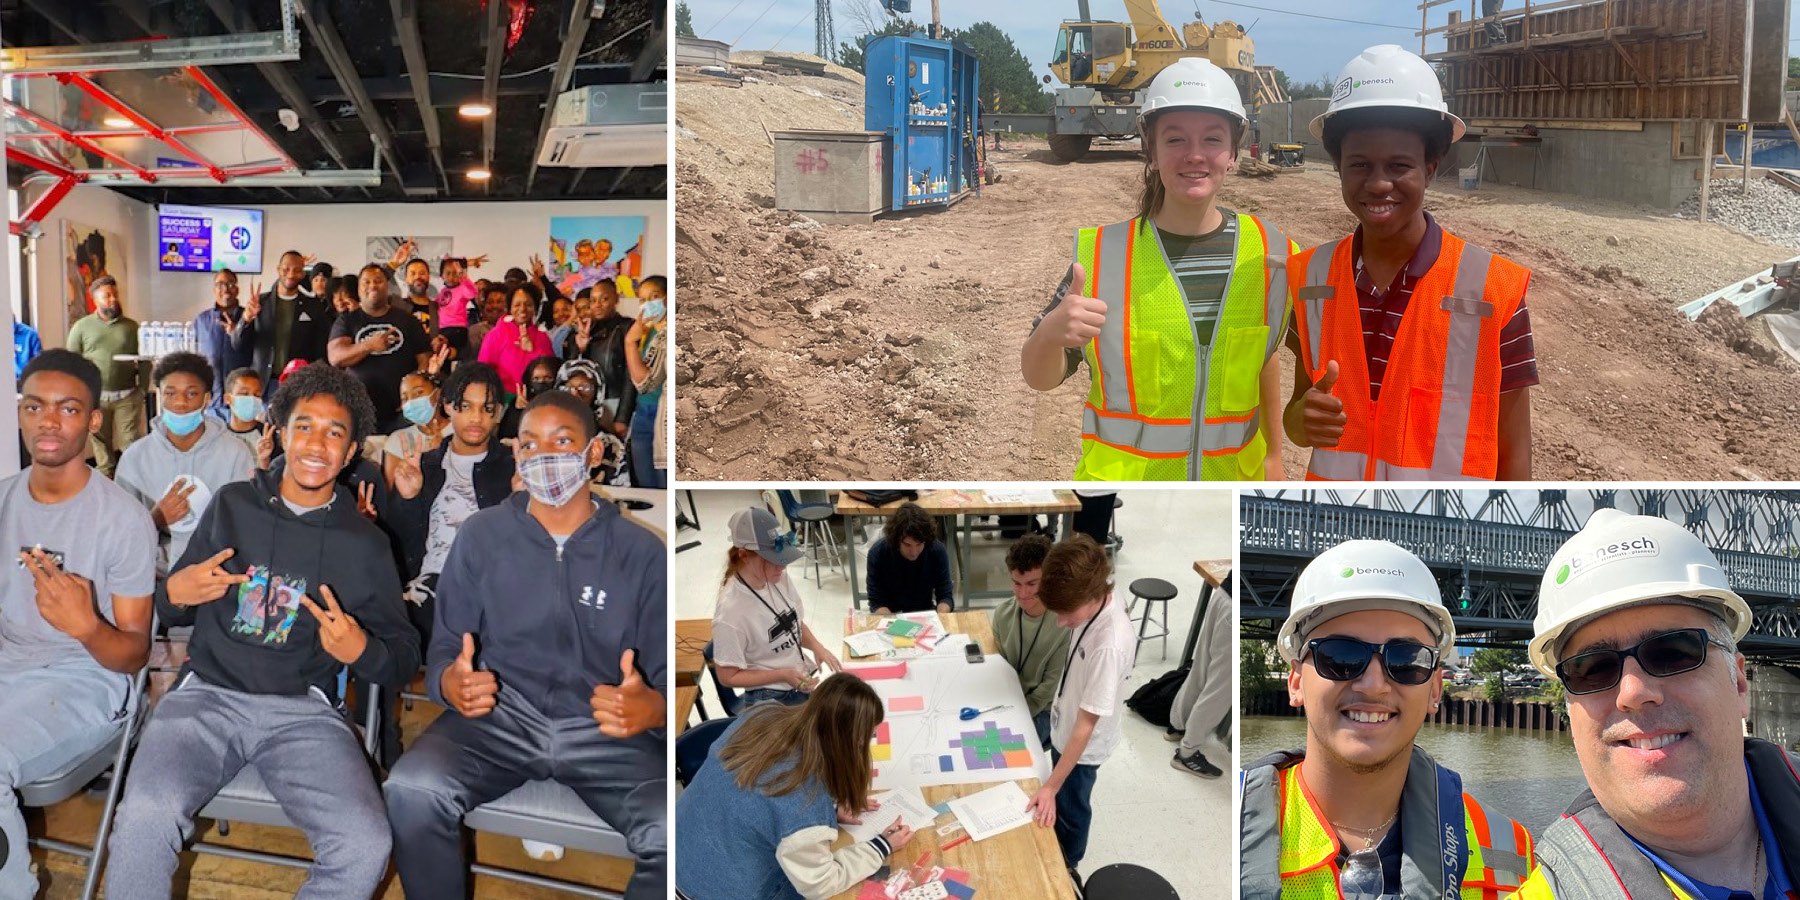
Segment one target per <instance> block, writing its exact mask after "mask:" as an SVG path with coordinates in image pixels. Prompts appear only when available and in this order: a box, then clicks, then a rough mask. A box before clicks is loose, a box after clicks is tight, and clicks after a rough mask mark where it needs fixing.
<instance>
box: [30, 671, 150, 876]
mask: <svg viewBox="0 0 1800 900" xmlns="http://www.w3.org/2000/svg"><path fill="white" fill-rule="evenodd" d="M130 686H131V683H130V682H129V681H128V680H127V676H124V675H120V674H118V673H117V672H108V671H106V670H105V669H102V668H100V667H99V666H98V665H95V664H93V663H76V664H73V665H59V666H48V667H45V668H37V669H24V670H15V671H6V672H0V834H4V835H5V837H6V846H7V847H10V848H11V851H10V852H9V853H8V854H7V855H6V859H5V860H4V864H3V865H0V898H4V900H15V898H30V897H31V896H33V895H34V894H36V893H37V887H38V885H37V879H36V878H34V877H33V876H32V874H31V854H30V853H28V852H26V847H25V838H26V834H25V817H24V815H23V814H22V813H21V812H20V811H19V795H18V793H17V788H18V787H19V786H20V785H23V784H30V783H31V782H33V781H36V780H37V779H39V778H42V777H44V776H45V775H48V774H50V773H51V772H54V771H56V770H58V769H60V768H62V767H63V766H66V765H68V764H69V763H71V762H73V761H75V760H77V759H80V758H82V757H84V756H87V755H88V754H90V753H93V752H94V750H95V749H96V748H98V747H99V746H100V744H101V743H103V742H107V738H108V737H110V736H111V735H112V734H113V732H114V730H115V729H116V728H117V727H118V722H119V719H120V718H122V717H123V716H124V715H125V709H126V706H125V699H126V695H127V694H128V693H129V692H130V690H131V687H130ZM110 744H111V746H113V747H114V748H117V746H118V743H117V742H116V741H114V742H110Z"/></svg>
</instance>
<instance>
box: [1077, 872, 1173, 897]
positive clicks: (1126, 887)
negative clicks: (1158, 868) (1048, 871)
mask: <svg viewBox="0 0 1800 900" xmlns="http://www.w3.org/2000/svg"><path fill="white" fill-rule="evenodd" d="M1081 896H1082V898H1083V900H1181V895H1179V894H1177V893H1175V887H1174V885H1171V884H1169V882H1168V880H1167V879H1165V878H1163V877H1162V876H1161V875H1158V874H1156V873H1155V872H1152V871H1150V870H1149V869H1146V868H1144V867H1143V866H1134V865H1131V864H1130V863H1114V864H1112V865H1110V866H1106V867H1104V868H1102V869H1101V870H1100V871H1098V872H1095V873H1094V874H1092V875H1089V876H1088V879H1087V884H1086V885H1084V886H1083V887H1082V889H1081Z"/></svg>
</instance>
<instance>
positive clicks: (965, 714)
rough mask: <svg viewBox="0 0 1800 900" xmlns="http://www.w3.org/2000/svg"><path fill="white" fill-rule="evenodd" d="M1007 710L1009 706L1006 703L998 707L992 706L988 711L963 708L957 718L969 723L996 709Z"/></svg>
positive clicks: (970, 707)
mask: <svg viewBox="0 0 1800 900" xmlns="http://www.w3.org/2000/svg"><path fill="white" fill-rule="evenodd" d="M1006 708H1007V704H1005V703H1002V704H1000V705H998V706H990V707H988V708H987V709H976V708H975V707H973V706H965V707H963V708H962V712H959V713H957V714H956V717H957V718H958V719H961V720H963V721H964V722H968V721H972V720H973V719H974V718H975V717H976V716H979V715H985V714H987V713H991V712H993V711H994V710H996V709H1006Z"/></svg>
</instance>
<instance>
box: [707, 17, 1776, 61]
mask: <svg viewBox="0 0 1800 900" xmlns="http://www.w3.org/2000/svg"><path fill="white" fill-rule="evenodd" d="M688 5H689V6H690V7H691V8H692V9H693V13H694V30H695V31H696V32H698V33H699V35H700V36H701V37H704V38H711V39H713V40H718V41H725V42H726V43H729V44H732V45H733V47H732V49H734V50H767V49H780V50H787V51H797V52H803V53H811V52H812V51H813V44H814V39H813V35H814V25H813V9H814V7H815V2H814V0H688ZM1089 6H1090V8H1091V10H1092V13H1093V15H1094V17H1095V18H1097V19H1122V18H1124V16H1125V4H1124V2H1123V0H1089ZM1250 6H1256V7H1263V9H1252V8H1250ZM1416 6H1417V0H1247V3H1245V4H1239V3H1226V2H1224V0H1162V9H1163V15H1164V16H1166V17H1167V18H1168V19H1169V21H1170V22H1171V23H1173V24H1174V25H1175V26H1176V27H1180V26H1181V24H1182V23H1184V22H1187V21H1191V20H1192V17H1193V14H1194V12H1195V11H1196V10H1198V12H1199V14H1200V16H1201V17H1202V18H1204V19H1205V20H1206V21H1207V22H1209V23H1214V22H1218V21H1220V20H1224V19H1231V20H1233V21H1236V22H1240V23H1243V24H1244V25H1245V26H1247V27H1249V28H1250V29H1251V31H1250V37H1251V38H1252V39H1254V40H1255V42H1256V61H1257V63H1258V64H1260V65H1273V66H1276V67H1279V68H1280V69H1281V70H1282V71H1284V72H1286V73H1287V74H1288V77H1289V78H1291V79H1293V80H1295V81H1312V80H1314V79H1316V78H1318V77H1319V76H1321V75H1327V76H1335V75H1336V74H1337V70H1338V69H1339V68H1341V67H1342V66H1343V64H1344V63H1345V62H1346V61H1348V60H1349V59H1350V58H1351V57H1352V56H1355V55H1356V53H1357V51H1359V50H1361V49H1363V48H1364V47H1368V46H1371V45H1373V44H1383V43H1397V44H1400V45H1401V46H1403V47H1407V48H1408V49H1413V50H1416V49H1417V48H1418V44H1419V39H1418V38H1417V37H1416V36H1414V34H1413V33H1414V32H1415V31H1417V30H1418V26H1419V12H1418V10H1417V9H1416V8H1415V7H1416ZM1521 6H1523V2H1522V0H1507V3H1506V8H1508V9H1512V8H1517V7H1521ZM1793 6H1794V7H1795V9H1796V12H1795V13H1792V14H1791V15H1792V16H1793V18H1794V19H1795V20H1797V21H1800V0H1794V3H1793ZM869 7H873V9H874V10H875V11H876V12H877V13H879V12H880V4H879V3H878V2H877V0H832V18H833V21H834V24H835V25H836V30H837V40H838V42H839V43H847V42H849V41H850V40H852V39H853V38H854V37H855V36H856V35H857V34H859V33H861V29H859V28H858V27H857V19H858V17H857V13H858V11H859V9H864V8H869ZM939 7H940V10H941V14H942V15H943V17H944V24H945V25H947V26H949V27H951V28H963V27H967V26H969V25H971V24H974V23H975V22H979V21H984V20H985V21H989V22H993V23H994V24H995V25H998V26H999V27H1000V29H1001V30H1002V31H1005V32H1006V33H1007V34H1008V35H1010V36H1011V37H1012V39H1013V43H1014V44H1016V45H1018V47H1019V50H1020V52H1022V53H1024V54H1025V58H1026V59H1029V60H1030V61H1031V64H1032V67H1033V68H1034V69H1035V70H1036V71H1037V73H1038V74H1039V75H1047V74H1049V72H1050V70H1049V68H1048V63H1049V60H1050V54H1051V52H1052V51H1053V50H1054V49H1055V46H1056V26H1057V24H1058V21H1060V19H1061V18H1070V19H1073V18H1076V17H1077V16H1078V14H1079V13H1078V9H1077V6H1076V3H1075V0H1049V2H1045V0H1032V2H1024V0H940V3H939ZM1455 8H1461V9H1463V13H1464V15H1465V16H1466V15H1467V7H1464V6H1463V5H1462V4H1447V5H1445V6H1439V7H1436V8H1434V9H1432V10H1431V24H1432V26H1433V27H1437V26H1438V25H1442V24H1444V23H1445V22H1446V21H1447V19H1448V16H1449V11H1450V10H1451V9H1455ZM1275 10H1282V11H1283V12H1277V11H1275ZM1301 13H1304V14H1306V15H1300V14H1301ZM1312 16H1329V17H1332V18H1334V19H1352V20H1356V21H1359V22H1365V23H1375V24H1352V23H1349V22H1339V21H1328V20H1326V19H1322V18H1312ZM930 17H931V0H913V12H912V19H913V20H914V21H917V22H921V23H922V22H924V21H926V20H928V19H929V18H930ZM1383 25H1387V26H1400V27H1382V26H1383ZM1434 37H1438V38H1441V36H1434ZM1428 49H1430V50H1432V51H1436V50H1440V49H1442V44H1441V43H1438V44H1436V45H1431V46H1429V47H1428ZM1796 49H1800V48H1796Z"/></svg>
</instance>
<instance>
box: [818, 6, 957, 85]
mask: <svg viewBox="0 0 1800 900" xmlns="http://www.w3.org/2000/svg"><path fill="white" fill-rule="evenodd" d="M918 30H919V25H918V23H916V22H914V21H913V20H911V19H894V20H892V21H890V22H888V23H887V24H886V25H884V26H882V28H881V30H879V31H875V32H872V33H869V34H865V35H863V36H861V37H859V38H857V39H856V42H855V43H850V44H845V43H839V44H838V51H837V64H838V65H840V66H843V67H844V68H846V69H854V70H856V71H858V72H863V74H865V75H866V74H868V73H867V72H866V71H864V70H865V68H866V67H867V65H868V52H867V51H868V49H869V42H870V41H873V40H875V39H876V38H883V37H887V36H888V35H890V34H912V33H913V32H915V31H918ZM944 33H945V34H946V35H948V34H949V33H950V29H948V28H946V29H944Z"/></svg>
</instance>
